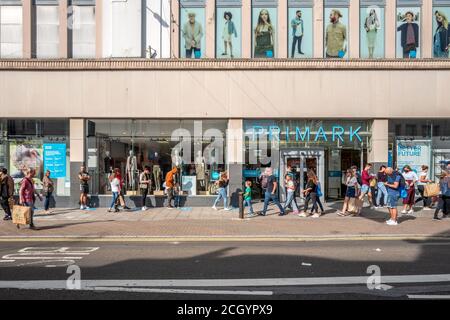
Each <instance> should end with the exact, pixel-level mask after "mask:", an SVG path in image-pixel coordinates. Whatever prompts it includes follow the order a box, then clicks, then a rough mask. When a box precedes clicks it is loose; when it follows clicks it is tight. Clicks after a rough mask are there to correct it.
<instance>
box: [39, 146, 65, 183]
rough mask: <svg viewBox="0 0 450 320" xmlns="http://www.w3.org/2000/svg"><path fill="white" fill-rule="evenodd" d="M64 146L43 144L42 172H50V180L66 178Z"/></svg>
mask: <svg viewBox="0 0 450 320" xmlns="http://www.w3.org/2000/svg"><path fill="white" fill-rule="evenodd" d="M66 151H67V148H66V144H65V143H51V144H44V172H47V170H49V171H50V177H51V178H65V177H66Z"/></svg>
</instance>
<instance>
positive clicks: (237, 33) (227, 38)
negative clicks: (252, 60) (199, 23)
mask: <svg viewBox="0 0 450 320" xmlns="http://www.w3.org/2000/svg"><path fill="white" fill-rule="evenodd" d="M241 7H242V1H241V0H231V1H230V0H217V1H216V58H219V59H224V58H225V59H226V58H241V57H242V8H241Z"/></svg>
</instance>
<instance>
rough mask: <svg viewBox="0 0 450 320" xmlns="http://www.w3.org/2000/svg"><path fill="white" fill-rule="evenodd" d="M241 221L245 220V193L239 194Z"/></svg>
mask: <svg viewBox="0 0 450 320" xmlns="http://www.w3.org/2000/svg"><path fill="white" fill-rule="evenodd" d="M239 219H244V193H243V192H239Z"/></svg>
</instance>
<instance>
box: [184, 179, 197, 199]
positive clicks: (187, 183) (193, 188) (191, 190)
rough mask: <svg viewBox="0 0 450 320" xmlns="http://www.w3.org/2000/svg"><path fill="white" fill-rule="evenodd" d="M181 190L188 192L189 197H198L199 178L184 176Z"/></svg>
mask: <svg viewBox="0 0 450 320" xmlns="http://www.w3.org/2000/svg"><path fill="white" fill-rule="evenodd" d="M181 180H182V188H181V190H183V191H186V192H187V193H188V195H189V196H196V195H197V176H183V177H182V178H181Z"/></svg>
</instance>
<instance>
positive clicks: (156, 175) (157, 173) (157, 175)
mask: <svg viewBox="0 0 450 320" xmlns="http://www.w3.org/2000/svg"><path fill="white" fill-rule="evenodd" d="M158 159H159V155H158V152H155V153H154V160H153V179H154V181H155V191H160V190H161V166H160V165H159V160H158Z"/></svg>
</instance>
